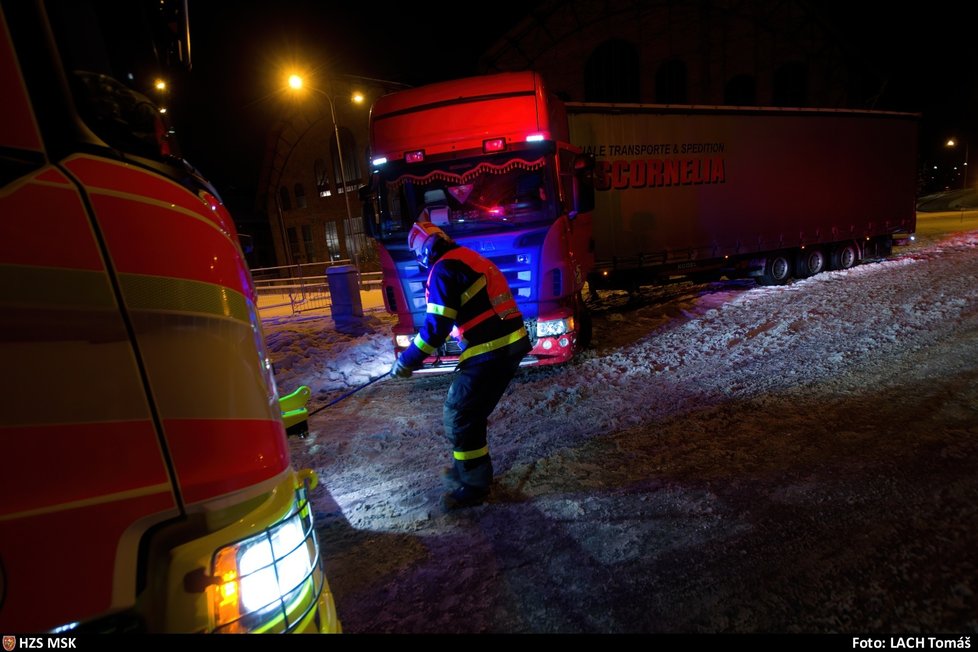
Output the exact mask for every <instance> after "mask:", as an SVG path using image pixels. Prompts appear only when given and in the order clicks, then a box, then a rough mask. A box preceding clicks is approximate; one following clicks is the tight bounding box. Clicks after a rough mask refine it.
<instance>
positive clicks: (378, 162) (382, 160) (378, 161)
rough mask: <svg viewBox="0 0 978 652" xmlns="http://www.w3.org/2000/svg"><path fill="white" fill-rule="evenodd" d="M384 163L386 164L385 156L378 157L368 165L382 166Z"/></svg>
mask: <svg viewBox="0 0 978 652" xmlns="http://www.w3.org/2000/svg"><path fill="white" fill-rule="evenodd" d="M386 162H387V157H386V156H378V157H377V158H375V159H374V160H372V161H370V164H371V165H383V164H384V163H386Z"/></svg>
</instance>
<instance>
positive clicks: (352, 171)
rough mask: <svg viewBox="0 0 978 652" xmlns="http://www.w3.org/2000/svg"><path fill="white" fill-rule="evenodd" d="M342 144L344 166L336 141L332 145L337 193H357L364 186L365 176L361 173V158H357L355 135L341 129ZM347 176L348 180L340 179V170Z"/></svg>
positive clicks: (343, 128)
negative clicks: (341, 163)
mask: <svg viewBox="0 0 978 652" xmlns="http://www.w3.org/2000/svg"><path fill="white" fill-rule="evenodd" d="M339 132H340V144H341V145H342V146H343V147H342V149H343V165H342V166H341V165H340V157H339V153H338V152H337V148H336V141H335V140H334V141H333V142H332V143H331V151H330V154H331V157H332V160H333V174H334V178H335V179H336V190H337V192H346V191H350V192H355V191H356V190H359V188H360V186H361V184H362V178H363V175H362V173H361V172H360V157H359V156H357V153H358V151H359V150H358V148H357V141H356V139H355V138H354V137H353V133H352V132H351V131H350V130H349V129H347V128H346V127H340V128H339ZM341 167H342V173H343V174H345V175H346V179H340V173H341V172H340V168H341Z"/></svg>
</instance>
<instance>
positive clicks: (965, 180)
mask: <svg viewBox="0 0 978 652" xmlns="http://www.w3.org/2000/svg"><path fill="white" fill-rule="evenodd" d="M944 146H945V147H951V148H953V147H957V146H958V142H957V141H956V140H954V139H953V138H948V139H947V142H946V143H944ZM961 176H962V177H963V181H962V182H961V187H962V188H965V189H967V187H968V143H967V142H966V143H965V144H964V172H963V173H962V175H961Z"/></svg>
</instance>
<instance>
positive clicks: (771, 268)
mask: <svg viewBox="0 0 978 652" xmlns="http://www.w3.org/2000/svg"><path fill="white" fill-rule="evenodd" d="M790 279H791V258H790V257H789V256H788V254H786V253H784V252H779V253H776V254H771V255H770V256H768V258H767V260H766V261H765V263H764V273H763V274H761V275H760V276H758V277H757V282H758V283H759V284H760V285H784V284H785V283H787V282H788V281H789V280H790Z"/></svg>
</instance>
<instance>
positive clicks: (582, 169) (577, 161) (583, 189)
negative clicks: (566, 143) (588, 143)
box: [569, 154, 594, 218]
mask: <svg viewBox="0 0 978 652" xmlns="http://www.w3.org/2000/svg"><path fill="white" fill-rule="evenodd" d="M572 201H573V209H572V210H571V212H570V214H569V217H571V218H574V217H576V216H577V214H578V213H588V212H590V211H593V210H594V155H593V154H578V155H577V156H576V157H575V158H574V185H573V197H572Z"/></svg>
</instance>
